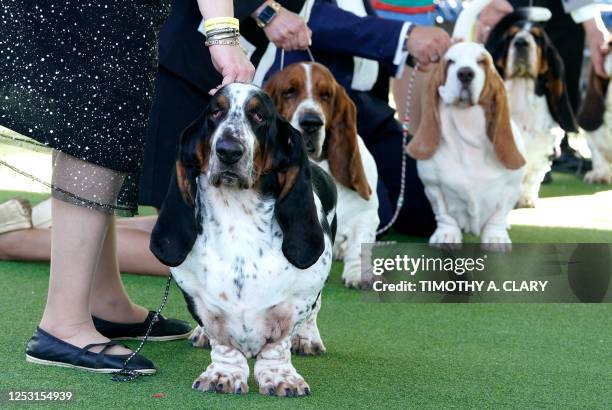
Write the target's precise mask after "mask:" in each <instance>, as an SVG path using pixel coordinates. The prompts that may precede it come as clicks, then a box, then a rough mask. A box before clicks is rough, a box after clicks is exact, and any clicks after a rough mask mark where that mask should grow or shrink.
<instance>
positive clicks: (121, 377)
mask: <svg viewBox="0 0 612 410" xmlns="http://www.w3.org/2000/svg"><path fill="white" fill-rule="evenodd" d="M171 282H172V273H170V274H168V279H166V288H165V289H164V296H163V298H162V301H161V303H160V305H159V308H157V311H156V312H155V316H153V319H151V323H149V328H148V329H147V332H146V333H145V335H144V337H143V338H142V341H141V342H140V345H138V348H137V349H136V350H134V351H133V352H132V354H130V356H129V357H128V358H127V359H125V362H124V363H123V367H122V368H121V370H119V371H118V372H114V373H113V377H112V379H111V380H112V381H114V382H131V381H132V380H135V379H137V378H138V377H140V376H152V374H145V373H141V372H139V371H138V370H130V369H128V368H127V366H128V364H129V363H130V360H132V358H133V357H134V356H136V355H137V354H138V353H140V351H141V350H142V348H143V347H144V345H145V343H146V342H147V339H149V335H150V334H151V330H152V329H153V325H154V324H155V323H156V322H157V321H158V320H159V315H160V314H161V311H162V310H164V307H165V306H166V302H167V301H168V294H169V293H170V283H171Z"/></svg>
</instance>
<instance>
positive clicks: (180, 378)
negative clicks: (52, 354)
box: [0, 175, 612, 409]
mask: <svg viewBox="0 0 612 410" xmlns="http://www.w3.org/2000/svg"><path fill="white" fill-rule="evenodd" d="M555 178H556V181H555V184H553V185H551V186H545V187H544V189H543V191H544V192H543V194H544V196H559V195H570V194H574V195H575V194H589V193H593V192H595V190H597V189H599V190H603V189H612V188H611V187H609V186H608V187H598V188H594V187H591V186H586V185H584V186H583V184H582V183H581V182H580V181H578V180H577V179H576V178H575V177H571V176H569V177H566V176H557V175H555ZM12 196H15V193H14V192H6V191H5V192H2V191H0V201H3V200H5V199H8V198H10V197H12ZM22 196H26V197H28V198H29V199H31V200H32V201H34V202H36V201H38V200H41V199H43V198H44V197H45V196H44V195H36V194H22ZM142 211H143V212H142V213H144V214H150V213H151V210H150V209H143V210H142ZM611 235H612V233H611V232H610V231H589V230H584V229H564V228H536V227H521V226H515V227H513V230H512V236H513V239H514V241H515V242H611V243H612V236H611ZM385 239H388V240H400V241H412V242H422V241H423V238H409V237H404V236H401V235H399V234H397V233H391V234H389V235H387V237H386V238H385ZM48 270H49V266H48V264H41V263H18V262H0V284H1V286H0V298H1V299H0V307H1V310H0V312H1V314H2V316H1V318H2V332H1V333H0V363H1V365H2V366H1V370H2V371H1V372H0V391H4V392H5V391H6V390H7V389H11V390H33V389H44V390H71V391H73V392H74V394H75V400H74V402H73V405H76V406H77V407H79V408H86V407H88V408H128V409H135V408H153V407H155V408H157V407H160V408H161V407H164V408H180V409H217V408H218V409H243V408H244V409H257V408H261V409H275V408H321V409H341V408H352V409H356V408H359V409H361V408H364V409H365V408H368V409H378V408H385V409H405V408H432V409H442V408H503V407H506V408H534V407H537V408H610V403H612V388H611V387H610V386H612V305H608V304H601V305H586V304H525V305H519V304H514V305H509V304H465V305H463V304H452V305H450V304H449V305H442V304H376V303H365V302H363V301H362V298H361V296H360V293H359V292H358V291H354V290H348V289H345V288H344V287H343V286H342V285H341V283H340V271H341V265H340V264H339V263H336V264H335V265H334V269H333V272H332V275H331V278H330V281H329V283H328V284H327V285H326V287H325V289H324V292H323V308H322V310H321V313H320V315H319V328H320V330H321V334H322V336H323V339H324V342H325V344H326V347H327V353H325V354H324V355H322V356H318V357H294V358H293V363H294V365H295V366H296V368H297V369H298V371H299V372H300V373H301V374H302V375H303V376H304V377H305V379H306V381H307V382H308V383H309V384H310V387H311V389H312V392H313V394H312V395H311V396H308V397H303V398H297V399H296V398H274V397H272V398H271V397H263V396H260V395H259V394H257V393H256V392H257V388H256V386H255V384H254V382H253V379H252V377H251V381H250V389H251V392H250V393H249V394H248V395H243V396H231V395H219V394H212V393H202V392H196V391H194V390H192V389H191V388H190V386H191V383H192V381H193V380H194V379H195V378H196V377H197V376H198V375H199V374H200V372H202V371H203V370H204V369H205V368H206V366H207V365H208V364H209V363H210V357H209V351H208V350H202V349H194V348H192V347H190V346H189V344H188V343H187V342H186V341H179V342H165V343H159V342H158V343H154V342H150V343H147V345H146V346H145V349H144V351H143V353H144V354H145V355H146V356H147V357H149V358H150V359H152V360H153V361H154V362H155V363H156V365H157V367H158V369H159V372H158V374H157V375H156V376H153V377H143V378H141V379H139V380H136V381H134V382H131V383H115V382H111V381H110V378H109V376H107V375H97V374H91V373H85V372H77V371H73V370H69V369H61V368H53V367H43V366H35V365H31V364H28V363H26V362H25V359H24V347H25V343H26V341H27V339H28V337H29V336H30V335H31V333H32V331H33V330H34V328H35V326H36V324H37V322H38V320H39V318H40V315H41V312H42V309H43V306H44V301H45V295H46V288H47V280H48ZM124 282H125V285H126V288H127V290H128V292H129V293H130V295H131V296H132V298H133V299H134V301H135V302H137V303H139V304H142V305H144V306H147V307H149V308H154V307H156V306H157V305H158V303H159V301H160V298H161V296H162V290H163V286H164V279H163V278H157V277H145V276H136V275H129V274H125V275H124ZM164 313H165V314H166V315H167V316H172V317H177V318H181V319H185V320H189V319H190V317H189V314H188V313H187V310H186V309H185V305H184V302H183V299H182V296H181V295H180V292H179V291H178V289H177V288H176V287H175V286H174V285H173V287H172V290H171V293H170V299H169V302H168V305H167V308H166V310H165V312H164ZM129 345H130V346H131V347H135V346H136V344H135V343H130V344H129ZM251 365H252V362H251ZM251 368H252V367H251ZM3 394H4V393H3ZM5 404H6V403H2V402H0V406H3V405H5ZM70 407H72V406H70Z"/></svg>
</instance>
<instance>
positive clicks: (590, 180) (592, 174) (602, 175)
mask: <svg viewBox="0 0 612 410" xmlns="http://www.w3.org/2000/svg"><path fill="white" fill-rule="evenodd" d="M584 182H586V183H587V184H612V172H607V171H606V170H605V169H604V170H602V169H594V170H592V171H589V172H587V173H586V174H584Z"/></svg>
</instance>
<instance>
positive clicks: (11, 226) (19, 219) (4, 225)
mask: <svg viewBox="0 0 612 410" xmlns="http://www.w3.org/2000/svg"><path fill="white" fill-rule="evenodd" d="M30 228H32V207H31V205H30V202H29V201H28V200H26V199H22V198H16V199H11V200H10V201H7V202H4V203H2V204H0V234H3V233H7V232H12V231H18V230H20V229H30Z"/></svg>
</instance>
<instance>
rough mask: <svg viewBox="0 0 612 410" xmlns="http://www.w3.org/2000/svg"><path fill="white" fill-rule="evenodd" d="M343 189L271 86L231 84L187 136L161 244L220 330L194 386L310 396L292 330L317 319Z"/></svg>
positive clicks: (210, 333) (203, 317) (159, 234)
mask: <svg viewBox="0 0 612 410" xmlns="http://www.w3.org/2000/svg"><path fill="white" fill-rule="evenodd" d="M336 195H337V194H336V188H335V185H334V183H333V181H332V180H331V178H330V177H329V176H328V175H327V174H326V173H325V171H323V170H322V169H321V168H319V167H318V166H316V165H315V164H312V163H311V162H310V161H309V159H308V156H307V153H306V149H305V146H304V142H303V139H302V137H301V135H300V133H299V132H298V131H297V130H295V129H294V128H293V127H292V126H291V124H289V123H288V122H287V121H286V120H285V119H283V118H282V117H281V116H280V115H279V114H278V112H277V111H276V108H275V107H274V104H273V103H272V101H271V100H270V98H269V97H268V95H266V94H265V93H264V92H263V91H262V90H261V89H259V88H257V87H255V86H252V85H247V84H231V85H228V86H225V87H224V88H222V89H221V90H220V91H219V92H217V93H216V94H215V96H214V97H213V98H212V101H211V103H210V105H209V106H208V107H207V108H206V110H205V111H204V112H203V113H202V115H201V116H200V117H199V118H198V119H197V120H196V121H195V122H194V123H193V124H191V125H190V126H189V127H188V128H187V129H185V131H184V132H183V133H182V135H181V140H180V149H179V157H178V160H177V162H176V175H175V177H174V178H173V179H172V181H171V185H170V188H169V191H168V194H167V197H166V200H165V202H164V204H163V206H162V209H161V212H160V215H159V218H158V221H157V224H156V225H155V228H154V230H153V233H152V237H151V246H150V247H151V250H152V251H153V253H154V254H155V255H156V256H157V258H158V259H159V260H160V261H161V262H162V263H164V264H166V265H168V266H171V269H170V270H171V272H172V276H173V277H174V279H175V280H176V283H177V284H178V286H179V287H180V288H181V290H182V291H183V293H184V295H185V299H186V300H187V303H188V307H189V310H190V311H191V313H192V315H193V316H194V318H195V320H196V321H197V322H198V324H199V325H200V331H201V332H203V334H204V335H206V337H208V339H209V340H210V345H211V348H212V351H211V358H212V363H211V364H210V365H209V366H208V368H207V369H206V370H205V371H204V372H203V373H202V374H201V375H200V376H199V377H198V378H197V379H196V380H195V382H194V383H193V388H195V389H197V390H204V391H211V392H218V393H221V392H222V393H246V392H247V391H248V384H247V380H248V377H249V365H248V363H247V358H249V357H255V358H256V361H255V378H256V380H257V383H258V385H259V392H260V393H262V394H266V395H277V396H301V395H305V394H309V393H310V387H309V386H308V384H307V383H306V382H305V381H304V379H303V378H302V376H300V374H298V372H297V371H296V369H295V368H294V367H293V365H292V364H291V350H290V346H291V337H292V336H293V335H295V334H297V333H298V332H300V331H301V332H302V333H303V332H304V330H300V328H301V327H313V326H314V329H309V330H308V331H306V333H307V334H316V335H317V336H318V330H317V329H316V315H317V312H318V310H319V307H320V303H321V290H322V288H323V285H324V284H325V281H326V279H327V277H328V275H329V272H330V269H331V264H332V247H333V240H334V234H335V226H336V217H335V208H336Z"/></svg>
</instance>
